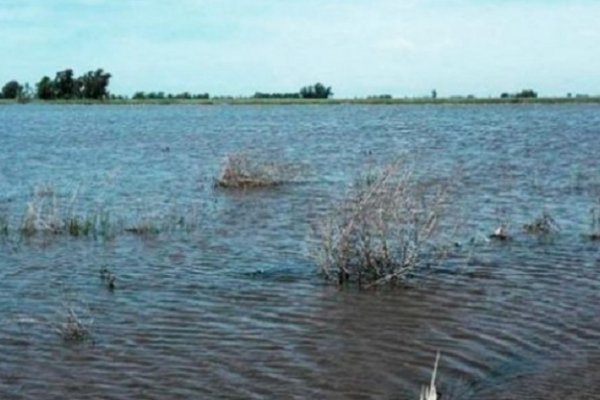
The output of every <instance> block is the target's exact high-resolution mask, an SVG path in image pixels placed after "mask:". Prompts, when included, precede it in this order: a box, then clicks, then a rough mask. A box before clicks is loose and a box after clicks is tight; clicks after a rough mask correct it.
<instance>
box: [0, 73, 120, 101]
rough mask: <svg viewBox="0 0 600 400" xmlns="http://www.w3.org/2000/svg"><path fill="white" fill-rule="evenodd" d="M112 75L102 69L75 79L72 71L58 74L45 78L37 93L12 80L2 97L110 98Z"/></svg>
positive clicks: (48, 98)
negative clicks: (109, 88) (109, 86)
mask: <svg viewBox="0 0 600 400" xmlns="http://www.w3.org/2000/svg"><path fill="white" fill-rule="evenodd" d="M110 77H111V75H110V74H109V73H106V72H104V70H102V69H97V70H95V71H89V72H87V73H85V74H84V75H81V76H80V77H75V76H74V73H73V70H72V69H66V70H64V71H59V72H57V73H56V76H55V77H54V79H50V77H48V76H44V77H43V78H42V79H40V81H39V82H38V83H37V84H36V85H35V91H32V90H31V89H30V88H29V85H28V84H25V85H21V84H20V83H19V82H18V81H16V80H12V81H9V82H7V83H6V84H5V85H4V86H3V87H2V92H1V95H2V96H1V97H2V98H5V99H22V98H31V97H37V98H38V99H41V100H55V99H61V100H69V99H95V100H103V99H106V98H108V97H109V93H108V83H109V81H110Z"/></svg>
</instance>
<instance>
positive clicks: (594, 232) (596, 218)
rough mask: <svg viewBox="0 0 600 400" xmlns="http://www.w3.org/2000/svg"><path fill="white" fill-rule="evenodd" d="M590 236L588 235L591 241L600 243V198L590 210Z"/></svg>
mask: <svg viewBox="0 0 600 400" xmlns="http://www.w3.org/2000/svg"><path fill="white" fill-rule="evenodd" d="M590 217H591V221H590V234H589V235H588V236H589V238H590V239H591V240H594V241H596V240H598V241H600V197H598V200H597V201H596V205H594V206H593V207H592V208H591V209H590Z"/></svg>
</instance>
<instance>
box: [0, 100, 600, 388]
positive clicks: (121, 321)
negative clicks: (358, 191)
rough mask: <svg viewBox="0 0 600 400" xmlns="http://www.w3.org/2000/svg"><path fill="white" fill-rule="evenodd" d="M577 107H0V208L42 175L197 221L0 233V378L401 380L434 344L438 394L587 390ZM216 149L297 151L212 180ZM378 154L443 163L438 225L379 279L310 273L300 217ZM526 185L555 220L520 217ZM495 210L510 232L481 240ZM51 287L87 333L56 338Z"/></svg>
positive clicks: (128, 206)
mask: <svg viewBox="0 0 600 400" xmlns="http://www.w3.org/2000/svg"><path fill="white" fill-rule="evenodd" d="M599 111H600V110H599V109H598V107H596V106H571V105H569V106H514V107H513V106H485V107H477V106H473V107H471V106H469V107H446V106H441V107H427V106H423V107H421V106H415V107H396V106H393V107H388V106H382V107H379V106H372V107H371V106H370V107H361V106H339V107H338V106H335V107H311V106H306V107H295V106H290V107H225V106H223V107H175V106H173V107H170V106H169V107H78V106H69V107H62V106H60V107H59V106H56V107H48V106H46V107H45V106H20V107H17V106H15V107H0V190H1V192H0V196H1V197H0V216H1V215H7V216H8V217H9V222H10V224H11V227H15V226H17V225H18V223H19V221H20V218H21V216H22V215H23V210H24V207H25V203H26V202H27V200H28V199H29V198H30V195H31V191H32V188H33V187H34V186H35V185H39V184H41V183H46V182H50V183H52V185H53V187H54V188H55V190H56V191H57V195H58V197H59V198H65V199H69V198H70V196H71V194H72V192H73V190H74V189H75V188H76V187H80V188H81V189H80V194H79V196H78V201H77V208H78V209H81V210H88V209H90V208H96V207H100V206H101V207H102V208H103V209H106V210H110V212H111V215H115V216H118V217H119V218H122V219H123V220H124V221H126V222H127V221H134V220H136V218H138V216H139V215H153V216H157V215H158V216H161V215H165V214H168V213H173V212H175V213H179V214H182V215H186V216H188V215H189V213H190V211H189V210H190V209H194V210H198V211H197V219H198V226H197V228H195V229H192V230H190V231H186V230H175V232H163V233H161V234H159V235H157V236H151V237H145V238H142V237H137V236H135V235H131V234H126V233H123V234H119V235H117V236H116V237H115V238H113V239H111V240H103V239H93V238H71V237H66V236H58V237H55V236H53V237H45V236H44V237H40V236H37V237H34V238H33V239H23V238H22V237H20V236H19V235H18V233H17V232H16V230H15V229H13V228H11V232H10V233H9V235H8V236H7V237H6V236H2V237H0V251H1V253H0V321H1V324H0V398H1V399H4V398H6V399H21V398H22V399H41V398H43V399H53V398H56V399H63V398H82V399H92V398H115V399H130V398H140V399H143V398H156V399H188V398H240V399H246V398H308V397H313V398H332V399H336V398H340V399H342V398H343V399H346V398H356V399H358V398H382V399H415V398H418V392H419V389H420V385H421V384H424V383H426V382H427V381H428V379H429V376H430V373H431V368H432V365H433V361H434V358H435V352H436V351H437V350H439V351H441V354H442V359H441V362H440V367H439V378H440V381H439V388H440V390H441V392H443V394H444V395H443V399H447V398H453V399H594V398H599V399H600V391H599V390H600V372H598V370H597V368H596V367H597V366H598V365H599V363H598V361H600V313H599V312H598V305H599V304H600V291H599V289H600V280H599V278H600V243H597V242H592V241H589V240H587V239H586V238H585V237H584V236H583V235H582V234H584V233H587V232H589V230H590V227H589V226H588V222H589V220H590V218H589V210H590V208H591V207H593V206H594V199H595V198H597V195H598V193H599V192H598V191H597V190H598V188H600V179H599V177H600V168H599V167H600V160H599V159H598V157H597V155H598V154H600V141H599V140H598V133H599V132H598V129H599V128H598V127H599V126H600V113H599ZM167 146H168V147H169V151H166V150H165V148H166V147H167ZM239 149H252V150H254V151H256V152H260V153H262V154H270V155H271V157H273V158H276V159H283V160H285V161H286V162H290V163H295V164H297V165H302V166H303V167H304V170H305V171H306V172H305V174H304V175H303V176H302V177H301V178H300V179H297V180H296V181H294V182H291V183H290V184H288V185H283V186H281V187H279V188H276V189H272V190H264V191H254V192H235V191H215V190H213V189H212V188H211V185H210V182H211V179H212V177H213V176H215V174H216V173H217V172H218V169H219V165H220V164H219V163H220V162H221V160H222V158H223V157H224V156H225V155H226V154H228V153H229V152H231V151H235V150H239ZM398 157H404V158H410V159H411V160H416V161H415V162H416V163H417V164H418V165H419V166H420V167H421V168H419V169H418V170H419V171H421V172H420V173H421V175H422V176H423V179H431V178H432V177H433V178H435V177H436V176H447V175H448V174H449V173H450V172H451V171H458V170H459V171H460V195H458V196H455V197H454V198H453V207H454V209H455V210H456V212H457V214H460V220H461V221H462V224H461V229H460V231H459V232H458V233H456V235H455V238H454V240H455V241H457V242H459V243H460V246H458V247H456V248H455V249H454V250H453V252H452V254H450V256H449V257H448V258H447V259H446V260H445V261H444V262H442V263H440V264H439V265H434V266H431V267H430V268H428V269H426V270H424V271H422V272H420V273H418V274H417V275H416V276H414V277H413V278H411V279H410V280H409V281H407V282H406V284H405V285H403V286H402V287H400V288H395V289H390V290H378V291H359V290H356V289H339V288H337V287H335V286H332V285H330V284H328V283H326V282H323V280H322V279H321V278H320V277H319V276H318V274H317V272H316V271H317V269H316V265H315V262H314V261H313V259H312V257H311V254H310V227H311V224H313V223H315V222H316V221H318V220H320V219H321V218H323V216H324V215H326V214H327V212H328V210H329V209H330V207H331V205H332V204H334V203H335V199H337V198H339V197H340V196H341V195H343V193H344V190H345V188H347V186H348V185H349V184H350V183H351V182H352V180H353V179H354V176H355V175H356V174H357V173H360V172H361V171H364V169H365V168H367V167H368V166H370V165H381V164H383V163H385V162H386V161H389V160H392V159H396V158H398ZM452 173H453V172H452ZM544 209H546V210H548V211H549V212H550V213H551V214H552V215H553V217H554V218H555V219H556V220H557V222H558V223H559V224H560V226H561V230H560V232H559V233H557V234H556V235H553V236H551V237H547V238H537V237H535V236H530V235H527V234H525V233H520V232H519V227H520V225H521V224H523V223H526V222H530V221H531V219H532V218H533V217H535V216H537V215H538V214H539V213H540V212H541V211H543V210H544ZM499 222H510V224H511V230H512V231H513V232H514V233H515V236H514V238H513V240H511V241H508V242H495V241H489V240H487V234H488V233H490V232H491V231H492V230H493V229H494V228H495V227H496V226H497V224H498V223H499ZM101 267H108V268H109V269H110V270H111V271H112V272H113V273H114V274H115V275H116V276H117V288H116V290H115V291H114V292H110V291H109V290H107V289H106V285H105V284H104V283H103V282H102V280H101V279H100V275H99V270H100V268H101ZM65 305H66V306H71V307H73V308H74V309H75V310H76V311H77V312H78V315H79V316H80V318H82V319H83V320H84V321H88V320H92V319H93V322H92V323H91V331H92V337H93V341H88V342H85V343H65V342H63V341H62V339H61V338H60V336H59V335H58V334H57V333H56V332H55V330H56V328H57V327H58V326H59V325H60V323H61V322H63V321H64V310H65Z"/></svg>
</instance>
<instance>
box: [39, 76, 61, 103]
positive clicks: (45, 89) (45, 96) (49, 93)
mask: <svg viewBox="0 0 600 400" xmlns="http://www.w3.org/2000/svg"><path fill="white" fill-rule="evenodd" d="M35 86H36V96H37V98H38V99H42V100H52V99H54V98H55V97H56V93H55V90H54V83H53V82H52V79H50V78H49V77H47V76H44V77H43V78H42V79H41V80H40V81H39V82H38V83H36V85H35Z"/></svg>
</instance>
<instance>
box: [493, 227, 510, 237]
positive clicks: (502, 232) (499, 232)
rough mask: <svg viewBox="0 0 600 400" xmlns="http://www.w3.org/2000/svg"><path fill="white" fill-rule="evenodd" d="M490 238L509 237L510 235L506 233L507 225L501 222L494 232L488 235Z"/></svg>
mask: <svg viewBox="0 0 600 400" xmlns="http://www.w3.org/2000/svg"><path fill="white" fill-rule="evenodd" d="M489 238H490V239H496V240H508V239H510V235H509V233H508V225H507V224H502V225H500V226H499V227H497V228H496V229H495V230H494V232H493V233H492V234H491V235H490V236H489Z"/></svg>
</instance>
